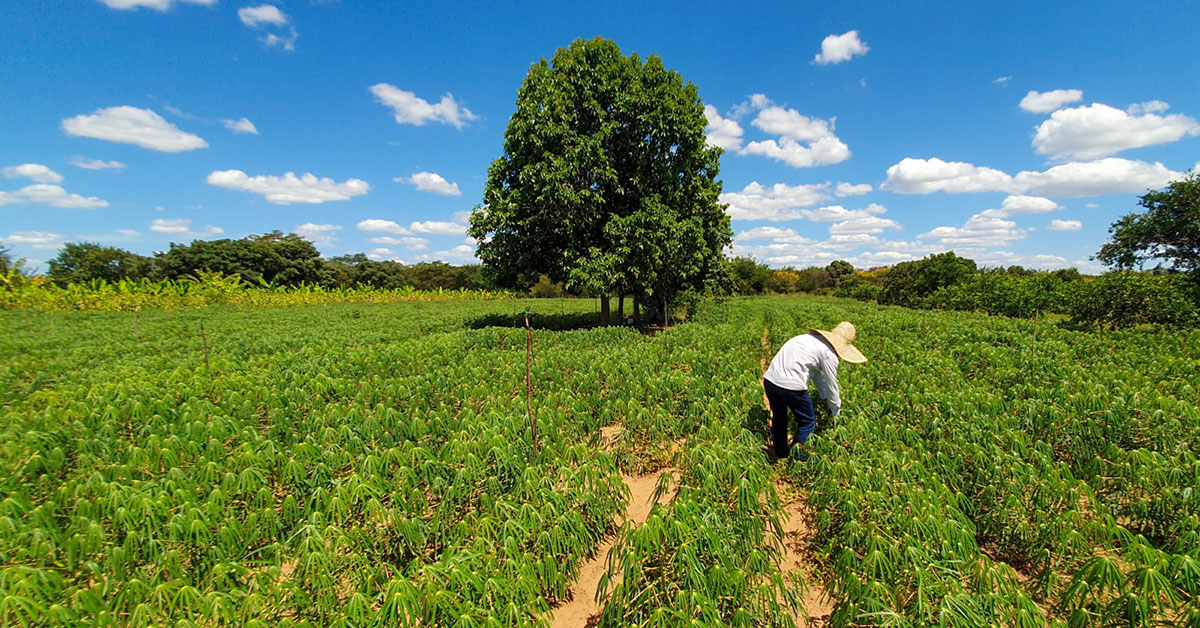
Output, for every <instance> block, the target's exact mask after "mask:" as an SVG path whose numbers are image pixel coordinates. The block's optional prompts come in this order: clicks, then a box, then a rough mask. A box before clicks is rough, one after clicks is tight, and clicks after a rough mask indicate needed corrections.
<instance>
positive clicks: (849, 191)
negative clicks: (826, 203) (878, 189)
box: [833, 183, 873, 196]
mask: <svg viewBox="0 0 1200 628" xmlns="http://www.w3.org/2000/svg"><path fill="white" fill-rule="evenodd" d="M872 189H873V188H872V187H871V184H870V183H859V184H857V185H855V184H853V183H838V184H837V187H835V188H834V189H833V193H834V195H835V196H860V195H862V194H866V193H868V192H870V191H871V190H872Z"/></svg>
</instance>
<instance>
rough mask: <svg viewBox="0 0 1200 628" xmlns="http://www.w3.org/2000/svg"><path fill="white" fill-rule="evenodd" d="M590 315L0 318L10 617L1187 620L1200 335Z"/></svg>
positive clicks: (817, 306)
mask: <svg viewBox="0 0 1200 628" xmlns="http://www.w3.org/2000/svg"><path fill="white" fill-rule="evenodd" d="M595 306H596V304H595V303H594V302H593V301H590V300H561V301H560V300H534V301H528V302H526V301H512V300H495V301H446V302H425V303H421V302H399V303H337V304H327V305H321V304H317V305H304V306H294V307H281V308H253V307H243V306H223V307H209V308H201V309H183V310H175V311H161V310H141V311H140V312H38V311H32V310H15V311H4V312H0V332H2V335H0V356H2V358H3V359H2V360H0V471H2V472H0V626H218V625H221V626H264V627H265V626H426V627H428V626H439V627H440V626H446V627H452V626H454V627H457V626H461V627H468V626H569V625H574V626H584V625H592V626H595V625H599V626H602V627H605V628H607V627H617V626H770V627H783V626H795V625H805V624H806V623H810V622H811V623H814V624H817V625H824V626H927V625H937V626H964V627H965V626H986V625H999V626H1019V627H1026V626H1031V627H1032V626H1077V627H1097V628H1098V627H1101V626H1192V627H1197V626H1200V461H1198V459H1197V456H1196V452H1197V451H1200V392H1198V390H1197V386H1198V382H1200V333H1197V332H1170V333H1159V332H1154V331H1148V330H1127V331H1117V332H1081V331H1071V330H1068V329H1066V328H1064V327H1062V326H1060V325H1058V324H1054V323H1048V322H1036V321H1030V320H1017V319H1008V318H1002V317H988V316H983V315H974V314H963V313H937V312H927V311H914V310H907V309H903V308H891V307H880V306H875V305H868V304H863V303H858V302H854V301H849V300H840V299H821V298H796V297H778V298H774V297H767V298H755V299H735V300H730V301H726V302H713V303H710V304H708V305H706V306H705V307H704V308H703V309H702V310H701V311H700V312H698V313H697V315H696V316H695V317H694V319H693V320H692V322H688V323H685V324H681V325H679V326H676V327H673V328H672V329H670V330H669V331H667V332H664V333H658V334H655V335H650V334H643V333H641V332H639V331H637V330H634V329H629V328H621V327H607V328H601V327H593V326H592V323H594V321H595V316H596V315H595V313H594V309H595ZM526 307H530V308H531V309H532V315H531V316H530V322H531V324H532V326H533V327H534V329H533V331H532V332H531V333H529V334H528V335H527V332H526V330H525V328H524V326H523V325H524V320H523V317H522V316H521V315H520V313H521V312H522V311H524V310H525V308H526ZM839 320H850V321H853V322H854V323H855V325H856V326H857V327H858V330H859V340H858V342H857V343H856V344H857V345H858V346H859V347H861V348H862V350H863V351H864V353H866V354H867V356H868V357H869V358H870V361H869V362H867V363H866V364H862V365H843V366H842V368H841V373H840V380H841V383H842V391H843V399H844V404H845V405H844V409H843V413H842V415H841V416H839V417H837V418H835V419H832V420H830V419H828V418H824V417H822V418H821V420H820V425H819V427H818V432H817V433H816V434H815V435H814V437H813V440H812V441H810V444H811V451H812V457H811V459H810V460H809V461H808V462H807V463H804V464H797V463H788V462H786V461H779V462H776V461H773V460H772V459H770V458H769V457H768V456H767V455H766V453H765V449H766V446H767V441H766V438H767V436H766V434H767V432H768V430H767V420H768V419H767V414H766V412H765V411H764V409H763V395H762V391H761V388H760V384H759V377H760V375H761V373H762V368H763V361H764V360H765V359H769V358H770V356H771V355H772V354H773V352H774V350H776V349H778V347H779V346H780V345H781V344H782V343H783V342H784V341H785V340H787V339H788V338H789V337H791V336H792V335H795V334H799V333H804V332H806V331H807V329H808V328H809V327H814V326H816V327H822V328H826V329H828V328H830V327H832V326H833V325H835V324H836V323H837V322H838V321H839ZM527 351H528V352H529V353H527ZM527 360H528V362H527ZM527 366H528V370H527Z"/></svg>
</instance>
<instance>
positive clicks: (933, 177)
mask: <svg viewBox="0 0 1200 628" xmlns="http://www.w3.org/2000/svg"><path fill="white" fill-rule="evenodd" d="M879 187H880V188H881V189H884V190H889V191H892V192H896V193H898V194H932V193H934V192H945V193H947V194H963V193H967V192H1009V193H1019V192H1022V191H1024V190H1023V189H1022V188H1021V187H1020V186H1018V185H1017V184H1016V183H1015V182H1014V181H1013V178H1012V176H1010V175H1009V174H1007V173H1005V172H1001V171H999V170H996V169H994V168H984V167H980V166H976V165H974V164H969V163H966V162H962V161H942V160H941V159H938V158H936V157H934V158H932V159H914V158H912V157H905V158H904V159H902V160H900V163H898V164H896V165H894V166H892V167H890V168H888V169H887V181H885V182H884V183H883V185H881V186H879Z"/></svg>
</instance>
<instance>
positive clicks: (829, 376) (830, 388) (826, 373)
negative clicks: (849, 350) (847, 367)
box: [815, 351, 842, 416]
mask: <svg viewBox="0 0 1200 628" xmlns="http://www.w3.org/2000/svg"><path fill="white" fill-rule="evenodd" d="M830 353H832V351H831V352H830ZM837 369H838V359H837V355H829V356H826V357H825V358H823V359H822V360H821V372H820V373H817V374H816V377H815V379H816V380H817V391H818V392H820V393H821V399H824V400H825V407H826V408H828V409H829V416H837V415H838V413H839V412H841V411H842V397H841V394H840V392H839V390H838V379H837Z"/></svg>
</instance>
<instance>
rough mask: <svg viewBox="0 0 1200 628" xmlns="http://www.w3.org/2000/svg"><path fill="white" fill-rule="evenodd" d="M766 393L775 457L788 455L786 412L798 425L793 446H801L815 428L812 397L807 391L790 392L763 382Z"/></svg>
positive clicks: (768, 382)
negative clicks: (769, 407) (793, 416)
mask: <svg viewBox="0 0 1200 628" xmlns="http://www.w3.org/2000/svg"><path fill="white" fill-rule="evenodd" d="M763 388H765V389H766V391H767V403H768V404H770V406H771V437H772V439H773V440H774V441H775V455H777V456H779V457H780V458H786V457H787V455H788V444H787V442H788V410H791V411H792V414H794V415H796V422H797V423H798V424H799V426H798V428H797V429H796V441H795V444H797V445H803V444H804V443H805V442H806V441H807V440H808V437H809V436H810V435H812V433H813V430H814V429H816V427H817V415H816V414H815V413H814V412H813V404H812V397H811V396H809V394H808V391H807V390H790V389H787V388H780V387H779V386H776V385H775V384H772V383H771V382H770V380H765V379H764V380H763Z"/></svg>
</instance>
